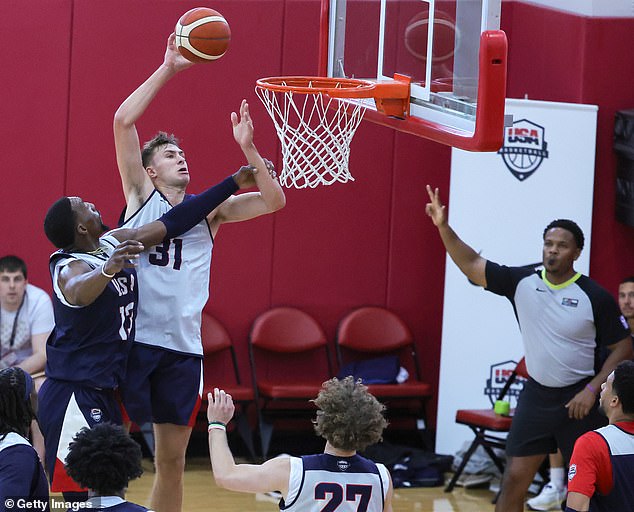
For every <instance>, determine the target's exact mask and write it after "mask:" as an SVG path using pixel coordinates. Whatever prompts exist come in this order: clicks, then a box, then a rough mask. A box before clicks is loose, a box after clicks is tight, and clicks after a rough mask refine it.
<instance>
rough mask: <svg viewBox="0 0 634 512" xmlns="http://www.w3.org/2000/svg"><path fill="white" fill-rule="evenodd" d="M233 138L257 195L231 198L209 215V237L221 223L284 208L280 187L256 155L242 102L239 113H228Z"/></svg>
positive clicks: (247, 106) (246, 104)
mask: <svg viewBox="0 0 634 512" xmlns="http://www.w3.org/2000/svg"><path fill="white" fill-rule="evenodd" d="M231 124H232V126H233V136H234V139H235V141H236V142H237V143H238V144H239V146H240V149H242V152H243V154H244V156H245V157H246V159H247V161H248V162H249V164H250V165H252V166H253V167H254V168H255V170H254V175H255V186H256V187H257V188H258V192H250V193H246V194H240V195H238V196H234V197H231V198H229V199H228V200H227V201H225V202H224V203H223V204H222V205H221V206H220V207H219V208H218V209H217V210H216V211H215V212H213V213H212V214H211V215H210V216H209V221H210V225H211V229H212V234H215V233H216V231H217V230H218V227H219V226H220V224H223V223H225V222H240V221H243V220H248V219H252V218H254V217H258V216H260V215H264V214H267V213H272V212H275V211H277V210H280V209H281V208H283V207H284V205H286V196H285V195H284V191H283V190H282V187H281V186H280V184H279V183H278V182H277V180H275V179H274V178H273V176H272V173H269V167H272V164H270V162H269V165H267V163H266V162H265V161H264V159H263V158H262V157H261V156H260V153H259V152H258V150H257V148H256V147H255V144H254V143H253V121H252V119H251V115H250V113H249V104H248V103H247V101H246V100H242V103H241V105H240V114H239V116H238V114H237V113H235V112H232V113H231Z"/></svg>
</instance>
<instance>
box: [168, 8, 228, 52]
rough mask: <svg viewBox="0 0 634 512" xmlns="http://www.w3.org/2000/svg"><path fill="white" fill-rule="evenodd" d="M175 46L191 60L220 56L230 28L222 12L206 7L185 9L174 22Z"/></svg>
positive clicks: (224, 48)
mask: <svg viewBox="0 0 634 512" xmlns="http://www.w3.org/2000/svg"><path fill="white" fill-rule="evenodd" d="M175 32H176V47H177V48H178V51H179V52H180V54H181V55H182V56H183V57H185V58H186V59H187V60H189V61H191V62H210V61H212V60H216V59H219V58H220V57H222V56H223V55H224V54H225V52H226V51H227V48H228V47H229V41H231V29H229V24H228V23H227V20H225V19H224V17H223V16H222V14H220V13H219V12H218V11H214V10H213V9H208V8H207V7H196V8H195V9H192V10H190V11H187V12H186V13H185V14H183V15H182V16H181V18H180V19H179V20H178V23H176V30H175Z"/></svg>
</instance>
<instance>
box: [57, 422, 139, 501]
mask: <svg viewBox="0 0 634 512" xmlns="http://www.w3.org/2000/svg"><path fill="white" fill-rule="evenodd" d="M66 472H67V473H68V475H69V476H70V477H71V478H72V479H73V480H75V481H76V482H77V483H78V484H80V485H81V486H82V487H87V488H88V489H92V490H93V491H95V492H96V493H97V494H98V495H100V496H111V495H114V494H117V493H120V492H121V491H122V490H123V489H125V488H126V487H127V486H128V482H129V481H130V480H134V479H135V478H138V477H140V476H141V474H143V468H142V467H141V448H139V445H138V444H137V443H136V442H135V441H134V440H133V439H132V438H131V437H130V436H129V435H128V434H127V433H126V432H125V431H124V430H123V429H122V428H121V427H119V426H117V425H113V424H110V423H98V424H97V425H95V426H93V427H92V428H87V427H84V428H83V429H81V430H80V431H79V432H78V433H77V434H76V435H75V437H74V438H73V441H72V442H71V443H70V447H69V452H68V455H67V456H66Z"/></svg>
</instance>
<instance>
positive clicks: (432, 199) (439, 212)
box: [425, 185, 447, 227]
mask: <svg viewBox="0 0 634 512" xmlns="http://www.w3.org/2000/svg"><path fill="white" fill-rule="evenodd" d="M426 188H427V194H429V203H427V204H426V205H425V213H426V214H427V215H428V216H429V217H430V218H431V221H432V222H433V223H434V226H436V227H440V226H442V225H444V224H446V223H447V211H446V206H445V205H443V204H442V203H441V202H440V198H439V195H438V188H435V189H434V190H433V191H432V189H431V187H430V186H429V185H427V187H426Z"/></svg>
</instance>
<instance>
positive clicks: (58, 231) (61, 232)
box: [44, 196, 76, 249]
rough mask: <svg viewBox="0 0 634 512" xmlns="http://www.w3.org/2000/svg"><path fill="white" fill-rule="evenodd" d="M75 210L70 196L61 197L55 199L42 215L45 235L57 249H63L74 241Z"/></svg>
mask: <svg viewBox="0 0 634 512" xmlns="http://www.w3.org/2000/svg"><path fill="white" fill-rule="evenodd" d="M75 224H76V218H75V212H74V211H73V207H72V205H71V203H70V198H68V197H65V196H64V197H62V198H60V199H58V200H57V201H55V202H54V203H53V205H52V206H51V207H50V208H49V209H48V212H46V217H44V232H45V233H46V237H47V238H48V239H49V240H50V241H51V243H52V244H53V245H54V246H55V247H57V248H58V249H64V248H66V247H69V246H71V245H73V243H74V242H75Z"/></svg>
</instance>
